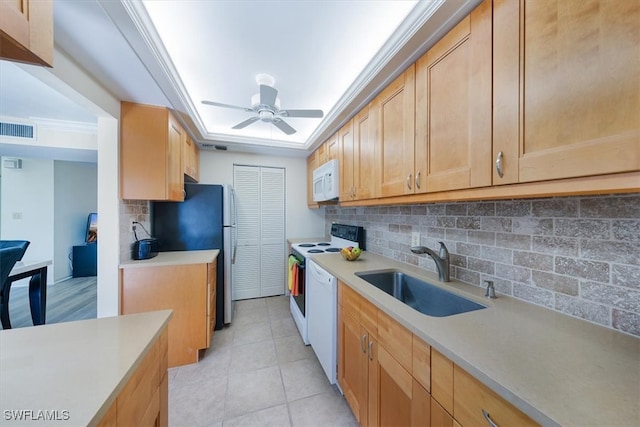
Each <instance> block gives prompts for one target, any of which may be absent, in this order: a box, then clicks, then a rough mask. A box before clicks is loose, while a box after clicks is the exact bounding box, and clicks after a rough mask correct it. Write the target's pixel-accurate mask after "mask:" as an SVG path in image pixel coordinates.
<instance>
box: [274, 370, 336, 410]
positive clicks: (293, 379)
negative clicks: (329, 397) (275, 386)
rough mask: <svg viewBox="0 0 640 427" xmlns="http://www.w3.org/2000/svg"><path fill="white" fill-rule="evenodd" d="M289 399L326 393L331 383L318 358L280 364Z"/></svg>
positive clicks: (289, 400)
mask: <svg viewBox="0 0 640 427" xmlns="http://www.w3.org/2000/svg"><path fill="white" fill-rule="evenodd" d="M280 371H281V372H282V382H283V383H284V391H285V394H286V395H287V401H288V402H291V401H293V400H298V399H302V398H304V397H308V396H313V395H315V394H320V393H325V392H327V391H329V390H330V389H331V384H329V380H328V379H327V376H326V375H325V373H324V371H323V370H322V366H320V363H318V361H317V360H316V359H302V360H298V361H295V362H290V363H284V364H282V365H280Z"/></svg>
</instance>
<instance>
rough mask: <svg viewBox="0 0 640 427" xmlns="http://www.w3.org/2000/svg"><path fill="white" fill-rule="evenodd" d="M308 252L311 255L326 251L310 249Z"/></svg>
mask: <svg viewBox="0 0 640 427" xmlns="http://www.w3.org/2000/svg"><path fill="white" fill-rule="evenodd" d="M307 252H308V253H310V254H321V253H323V252H324V251H323V250H322V249H309V250H308V251H307Z"/></svg>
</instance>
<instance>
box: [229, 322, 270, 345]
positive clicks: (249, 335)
mask: <svg viewBox="0 0 640 427" xmlns="http://www.w3.org/2000/svg"><path fill="white" fill-rule="evenodd" d="M232 328H233V345H234V346H236V345H242V344H250V343H254V342H260V341H268V340H271V339H273V335H271V325H270V324H269V322H268V321H260V322H254V323H245V324H242V325H234V326H232Z"/></svg>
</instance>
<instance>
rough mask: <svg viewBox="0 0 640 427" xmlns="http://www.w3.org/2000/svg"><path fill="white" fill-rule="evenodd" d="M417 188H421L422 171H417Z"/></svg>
mask: <svg viewBox="0 0 640 427" xmlns="http://www.w3.org/2000/svg"><path fill="white" fill-rule="evenodd" d="M416 188H417V189H418V190H419V189H420V171H418V172H417V173H416Z"/></svg>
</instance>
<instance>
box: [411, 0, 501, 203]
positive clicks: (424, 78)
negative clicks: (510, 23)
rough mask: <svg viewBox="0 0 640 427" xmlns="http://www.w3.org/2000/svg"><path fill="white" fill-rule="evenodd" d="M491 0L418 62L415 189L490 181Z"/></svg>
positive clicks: (438, 188)
mask: <svg viewBox="0 0 640 427" xmlns="http://www.w3.org/2000/svg"><path fill="white" fill-rule="evenodd" d="M491 19H492V16H491V1H490V0H485V1H484V2H483V3H482V4H480V5H479V6H478V7H477V8H476V9H474V10H473V12H471V14H470V15H468V16H467V17H466V18H464V19H463V20H462V21H461V22H460V23H459V24H458V25H456V26H455V27H454V28H453V29H452V30H451V31H450V32H449V33H448V34H447V35H446V36H445V37H444V38H443V39H442V40H440V41H439V42H438V43H437V44H436V45H435V46H433V47H432V48H431V49H430V50H429V51H428V52H427V53H426V54H425V55H424V56H423V57H422V58H420V59H419V60H418V62H417V65H416V150H415V156H416V158H415V174H416V176H415V180H414V181H415V182H414V184H415V187H416V188H415V192H416V193H424V192H436V191H445V190H454V189H461V188H471V187H480V186H487V185H491V66H492V65H491V36H492V34H491Z"/></svg>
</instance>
